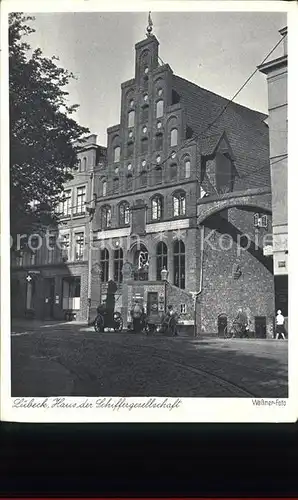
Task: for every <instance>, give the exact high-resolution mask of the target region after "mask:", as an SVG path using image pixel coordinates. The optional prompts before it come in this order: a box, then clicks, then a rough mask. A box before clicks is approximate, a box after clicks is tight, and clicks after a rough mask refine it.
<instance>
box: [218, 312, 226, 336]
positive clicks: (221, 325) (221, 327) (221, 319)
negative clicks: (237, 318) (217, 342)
mask: <svg viewBox="0 0 298 500" xmlns="http://www.w3.org/2000/svg"><path fill="white" fill-rule="evenodd" d="M227 325H228V318H227V315H226V314H220V315H219V316H218V318H217V330H218V336H219V337H223V336H224V332H225V328H226V327H227Z"/></svg>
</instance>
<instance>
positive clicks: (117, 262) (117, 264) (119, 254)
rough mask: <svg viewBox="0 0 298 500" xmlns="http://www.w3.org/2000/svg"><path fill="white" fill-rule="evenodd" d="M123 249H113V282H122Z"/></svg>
mask: <svg viewBox="0 0 298 500" xmlns="http://www.w3.org/2000/svg"><path fill="white" fill-rule="evenodd" d="M123 262H124V259H123V249H122V248H121V247H120V248H117V249H116V250H114V254H113V264H114V281H115V283H122V281H123V275H122V267H123Z"/></svg>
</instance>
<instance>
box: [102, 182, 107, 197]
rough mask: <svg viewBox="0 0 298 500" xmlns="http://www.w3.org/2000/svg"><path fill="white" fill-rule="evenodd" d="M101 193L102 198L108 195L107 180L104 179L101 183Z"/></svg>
mask: <svg viewBox="0 0 298 500" xmlns="http://www.w3.org/2000/svg"><path fill="white" fill-rule="evenodd" d="M101 192H102V196H106V195H107V181H106V180H105V179H103V180H102V182H101Z"/></svg>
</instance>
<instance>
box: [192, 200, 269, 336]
mask: <svg viewBox="0 0 298 500" xmlns="http://www.w3.org/2000/svg"><path fill="white" fill-rule="evenodd" d="M234 209H235V210H234ZM237 209H239V210H237ZM254 213H265V214H267V215H270V214H271V213H272V211H271V195H270V193H267V194H265V193H264V194H263V195H262V196H260V195H246V196H238V197H235V198H232V197H230V198H228V197H226V198H225V199H220V200H218V199H217V200H206V202H205V201H204V202H202V203H201V204H199V206H198V213H197V215H198V217H197V222H198V225H199V226H201V227H202V228H204V229H203V231H204V233H203V235H204V236H203V241H204V249H203V251H202V255H203V257H202V260H201V262H202V264H201V266H202V269H201V271H200V272H201V274H202V277H203V278H202V289H201V293H200V300H199V307H198V310H199V316H200V321H199V322H200V324H201V328H204V329H205V331H206V332H213V333H215V332H216V330H218V331H219V330H220V332H221V331H222V328H223V326H222V322H223V321H222V320H223V315H225V316H227V324H228V327H229V326H230V324H231V321H233V319H235V317H236V315H237V310H238V309H239V308H240V307H242V308H244V309H247V308H248V307H249V308H250V309H251V318H252V320H251V325H250V326H251V328H252V330H253V331H254V330H255V324H256V322H257V318H258V317H265V318H266V331H267V336H269V335H270V332H269V330H270V325H271V322H272V312H273V311H274V283H273V263H272V259H271V258H270V257H268V256H266V255H264V252H263V242H264V239H263V236H264V235H266V234H268V235H270V234H271V231H270V222H269V225H268V226H267V228H262V227H260V228H259V227H255V226H254ZM268 220H269V221H270V219H268ZM258 232H259V233H260V235H259V236H260V237H259V239H256V238H255V233H258ZM210 235H211V236H210ZM209 243H210V244H209ZM219 243H220V244H219ZM267 244H268V243H267ZM219 319H220V321H219ZM219 323H220V324H219Z"/></svg>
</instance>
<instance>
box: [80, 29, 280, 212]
mask: <svg viewBox="0 0 298 500" xmlns="http://www.w3.org/2000/svg"><path fill="white" fill-rule="evenodd" d="M286 36H287V35H284V36H283V37H282V38H280V40H279V41H278V42H277V43H276V44H275V46H274V47H273V48H272V49H271V50H270V52H269V53H268V54H267V55H266V57H264V59H263V60H262V62H261V63H260V64H259V65H258V66H261V65H262V64H264V63H265V62H266V60H267V59H268V58H269V57H270V55H271V54H272V53H273V52H274V51H275V49H276V48H277V47H278V46H279V45H280V43H281V42H282V41H283V40H284V38H285V37H286ZM258 66H257V67H256V69H255V70H254V71H253V72H252V73H251V75H250V76H249V77H248V78H247V79H246V80H245V82H244V83H243V84H242V85H241V87H240V88H239V89H238V90H237V92H236V93H235V94H234V95H233V97H232V98H231V99H229V100H228V102H227V103H226V104H225V106H224V107H223V108H222V110H221V111H220V113H219V114H218V115H217V116H216V117H215V118H214V120H212V121H211V122H210V123H209V124H208V125H207V127H206V128H205V129H204V130H203V131H202V132H200V133H199V134H194V135H193V136H192V137H191V138H189V139H188V140H186V141H185V142H184V143H183V144H181V146H179V147H178V148H177V149H176V150H175V155H177V153H178V152H179V151H181V150H182V149H184V148H186V147H187V146H188V145H189V144H191V143H192V142H195V141H197V140H198V139H199V138H200V137H203V136H204V134H206V132H207V131H208V130H209V129H210V128H211V127H213V126H214V124H215V123H216V122H217V121H218V120H219V118H220V117H221V116H222V115H223V114H224V113H225V111H226V110H227V108H228V107H229V106H230V104H231V103H232V102H233V101H234V99H235V98H236V97H237V96H238V95H239V94H240V92H241V91H242V90H243V89H244V87H245V86H246V85H247V84H248V83H249V82H250V80H251V79H252V78H253V77H254V75H255V74H256V73H257V72H258V71H259V70H258ZM214 135H220V133H218V134H214ZM207 137H210V136H205V138H207ZM157 153H158V152H157ZM172 154H173V151H172V152H171V153H170V154H169V155H168V156H167V157H166V158H165V159H164V160H162V161H161V162H160V163H151V165H152V167H151V168H147V169H146V170H143V171H141V172H140V173H139V174H137V175H135V176H134V179H135V180H136V179H138V178H139V177H141V175H142V174H143V173H144V172H145V173H147V174H148V173H150V172H152V171H153V170H155V169H156V168H157V167H158V168H160V167H162V166H163V165H164V164H165V163H166V162H167V161H168V160H170V159H171V157H172ZM98 171H101V169H94V170H93V174H94V173H95V172H98ZM114 194H116V193H115V192H114V190H113V189H112V190H111V191H110V192H108V193H106V195H105V197H104V198H108V197H110V196H113V195H114ZM100 198H103V197H102V196H101V197H100ZM101 201H104V200H103V199H101V200H98V199H97V200H96V203H100V202H101ZM92 202H94V199H91V200H89V201H86V202H85V204H87V205H88V204H90V203H92Z"/></svg>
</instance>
